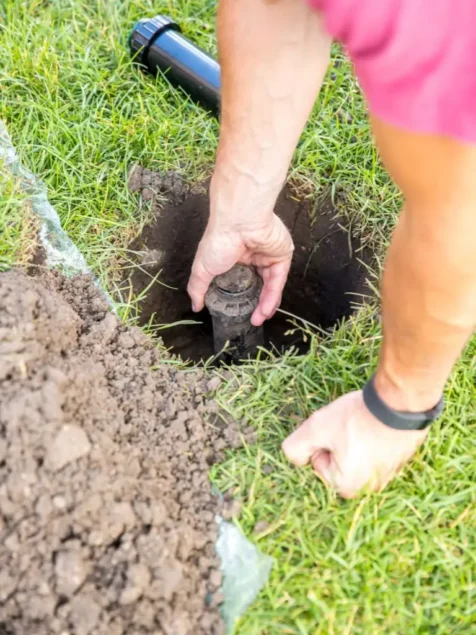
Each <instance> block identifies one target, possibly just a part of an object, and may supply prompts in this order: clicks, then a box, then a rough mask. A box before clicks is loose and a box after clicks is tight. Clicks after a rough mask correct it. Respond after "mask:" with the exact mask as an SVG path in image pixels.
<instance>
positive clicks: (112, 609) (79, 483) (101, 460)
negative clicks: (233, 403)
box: [0, 271, 241, 635]
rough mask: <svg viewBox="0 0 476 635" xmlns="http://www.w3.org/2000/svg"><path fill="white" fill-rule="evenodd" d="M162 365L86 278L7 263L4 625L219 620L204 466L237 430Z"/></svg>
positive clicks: (0, 620) (178, 628) (235, 440)
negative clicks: (31, 272)
mask: <svg viewBox="0 0 476 635" xmlns="http://www.w3.org/2000/svg"><path fill="white" fill-rule="evenodd" d="M161 362H163V359H161V357H160V355H159V353H158V352H157V350H156V349H155V348H154V347H153V345H152V344H151V342H150V341H149V339H148V338H146V337H145V336H144V335H143V333H142V332H141V331H140V330H139V329H136V328H135V329H129V328H126V327H124V326H123V325H121V323H120V322H119V320H118V319H117V318H116V317H115V316H114V315H112V314H111V313H110V312H109V311H108V308H107V304H106V302H105V300H104V299H103V297H102V296H101V295H100V294H99V292H98V291H97V289H96V287H95V286H94V285H93V284H92V282H91V280H90V279H89V278H88V277H78V278H76V279H72V280H67V279H65V278H63V277H61V276H60V275H59V274H52V273H49V274H42V276H41V278H37V279H33V278H31V277H28V276H26V275H25V274H24V273H22V272H20V271H11V272H8V273H4V274H1V275H0V633H9V634H10V633H11V634H13V635H33V634H36V633H38V634H39V635H40V634H41V635H43V634H44V635H47V634H48V635H49V634H50V633H68V634H70V635H89V634H91V635H96V634H97V635H122V634H125V633H128V634H129V633H130V634H131V635H139V634H141V633H154V634H158V635H161V634H162V635H187V634H192V633H193V634H196V633H198V634H206V635H210V634H214V633H216V634H217V633H223V625H222V622H221V619H220V617H219V612H218V605H219V604H220V603H221V601H222V596H221V592H220V586H221V575H220V573H219V562H218V560H217V556H216V555H215V541H216V537H217V528H216V523H215V515H216V514H217V512H218V510H219V503H218V501H217V499H216V498H215V497H214V496H213V495H212V493H211V490H210V484H209V481H208V470H209V466H210V464H211V463H213V462H214V461H215V460H217V459H218V458H219V457H220V454H221V452H222V450H223V449H224V448H225V447H226V446H227V445H231V446H235V447H236V446H238V445H240V443H241V441H240V439H241V435H240V433H239V432H238V427H237V425H236V424H234V423H232V422H227V424H225V422H224V421H223V420H222V419H221V417H220V413H218V410H217V407H216V404H215V403H214V402H213V401H211V400H210V398H209V396H208V391H209V390H212V389H213V388H214V386H215V384H213V385H210V384H211V382H210V381H208V385H207V381H206V379H205V376H204V375H203V374H200V373H198V374H197V373H187V374H185V373H183V372H177V371H176V370H174V366H170V365H166V364H163V363H161ZM153 368H154V369H155V370H154V369H153Z"/></svg>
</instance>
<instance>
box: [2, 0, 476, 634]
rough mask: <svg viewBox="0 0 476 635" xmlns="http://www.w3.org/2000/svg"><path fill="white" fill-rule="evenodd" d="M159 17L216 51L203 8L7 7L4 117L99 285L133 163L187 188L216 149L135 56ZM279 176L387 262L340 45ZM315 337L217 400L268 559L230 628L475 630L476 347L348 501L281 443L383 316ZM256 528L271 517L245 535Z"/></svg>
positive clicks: (367, 347) (106, 1)
mask: <svg viewBox="0 0 476 635" xmlns="http://www.w3.org/2000/svg"><path fill="white" fill-rule="evenodd" d="M159 12H162V13H168V14H170V15H172V16H173V17H174V18H176V19H177V21H178V22H180V23H181V24H182V26H183V29H184V32H185V33H186V34H187V35H188V36H189V37H191V38H193V39H194V40H196V41H197V42H198V43H200V44H201V45H202V46H204V47H205V48H207V49H208V50H210V51H212V52H213V51H214V47H215V41H214V12H215V2H211V1H207V2H198V0H193V1H191V0H190V1H186V0H174V1H172V0H170V1H169V2H162V3H160V2H159V3H152V2H147V1H142V0H138V1H136V2H132V1H124V2H121V1H119V0H91V1H89V2H86V1H85V0H51V1H50V2H46V1H45V0H37V1H32V2H21V1H20V0H4V1H3V2H2V3H1V4H0V44H1V46H0V89H1V93H0V95H1V99H0V118H1V119H3V120H4V121H5V123H6V124H7V126H8V129H9V132H10V135H11V137H12V139H13V142H14V144H15V146H16V148H17V151H18V153H19V155H20V157H21V159H22V161H23V163H24V164H25V165H26V166H28V168H29V169H30V170H32V171H33V172H34V173H35V174H36V175H37V176H38V177H40V178H41V179H42V180H43V181H44V182H45V184H46V186H47V187H48V193H49V198H50V200H51V202H52V203H53V205H54V206H55V208H56V210H57V211H58V213H59V215H60V217H61V220H62V223H63V226H64V228H65V229H66V230H67V231H68V233H69V235H70V236H71V238H72V239H73V240H74V241H75V242H76V244H77V245H78V247H79V248H80V249H81V251H82V252H83V254H84V255H85V258H86V260H87V262H88V264H89V265H90V267H91V268H92V270H93V271H94V272H95V274H96V275H97V276H98V277H99V278H100V279H101V281H102V283H103V284H104V285H105V286H106V288H107V289H108V290H109V291H111V292H113V291H114V288H115V283H116V281H117V279H118V271H119V269H120V268H121V267H123V266H127V262H128V257H127V245H128V244H129V243H130V241H131V239H132V238H133V237H134V236H135V235H137V233H138V232H139V231H140V229H141V227H142V226H143V224H144V223H145V222H147V220H148V211H147V209H142V210H141V211H140V212H138V206H137V201H136V199H135V197H134V196H132V195H131V194H130V193H129V192H128V191H127V187H126V177H127V173H128V170H129V168H130V166H131V165H132V164H134V163H140V164H142V165H144V166H146V167H149V168H152V169H157V170H165V169H174V170H178V171H180V172H181V173H182V174H184V175H185V176H186V177H187V179H189V180H192V181H193V180H199V179H201V178H203V177H205V176H206V175H208V174H209V173H210V170H211V168H212V164H213V156H214V151H215V148H216V142H217V134H218V125H217V122H216V121H214V120H213V118H211V117H209V116H208V115H207V114H206V113H205V112H204V111H202V110H201V109H200V108H198V107H196V106H194V105H193V104H192V103H190V102H189V101H188V100H186V99H185V98H184V97H183V95H182V94H181V93H180V92H179V91H177V90H171V89H170V88H169V86H168V85H167V84H166V83H165V82H164V81H163V80H161V79H160V78H159V79H157V80H153V79H151V78H145V77H143V76H142V75H141V74H139V73H137V72H136V71H135V70H134V68H133V67H132V66H131V63H130V60H129V55H128V50H127V36H128V34H129V32H130V30H131V28H132V26H133V24H134V22H135V21H136V20H137V19H138V18H140V17H144V16H152V15H154V14H156V13H159ZM291 177H292V178H293V180H294V181H295V182H302V183H303V184H311V185H312V186H313V188H314V189H317V190H323V189H329V188H330V189H331V191H332V192H335V193H337V192H344V193H345V205H343V204H342V203H341V204H340V205H341V207H340V211H341V213H342V217H343V220H342V222H343V223H344V222H345V223H346V224H347V225H349V226H350V227H351V228H352V231H354V232H356V233H357V234H359V235H360V236H361V238H362V239H363V240H364V242H368V243H371V244H372V245H373V246H374V247H375V246H378V253H379V255H380V257H382V256H383V254H384V249H385V246H386V244H387V242H388V239H389V236H390V232H391V229H392V227H393V224H394V222H395V219H396V213H397V210H398V206H399V200H400V199H399V194H398V192H397V191H396V190H395V188H394V187H393V186H392V184H391V182H390V180H389V178H388V176H387V175H386V173H385V172H384V171H383V169H382V168H381V166H380V164H379V162H378V158H377V156H376V153H375V151H374V149H373V146H372V142H371V137H370V134H369V130H368V126H367V123H366V118H365V107H364V104H363V102H362V99H361V96H360V93H359V90H358V87H357V86H356V83H355V81H354V80H353V78H352V75H351V71H350V68H349V64H348V62H347V61H346V59H345V57H344V56H343V55H342V53H341V52H340V50H339V49H337V48H336V49H335V50H334V52H333V62H332V65H331V67H330V69H329V73H328V75H327V78H326V82H325V86H324V88H323V91H322V93H321V97H320V99H319V102H318V104H317V105H316V108H315V111H314V113H313V115H312V118H311V120H310V122H309V124H308V126H307V128H306V130H305V132H304V134H303V136H302V139H301V141H300V144H299V147H298V149H297V151H296V154H295V157H294V161H293V165H292V168H291ZM0 185H1V188H2V191H1V194H0V197H1V198H0V202H1V209H0V267H8V266H11V265H12V264H14V263H15V262H24V261H25V260H26V259H27V256H28V255H29V253H30V252H31V249H32V244H33V238H32V237H33V236H34V230H35V221H34V219H32V217H31V214H30V210H29V207H28V204H27V203H26V202H25V201H24V199H23V197H22V195H21V193H20V192H19V191H18V188H17V187H16V185H15V183H14V182H13V181H12V180H11V179H10V178H9V176H8V175H7V174H5V173H4V172H3V171H0ZM336 200H337V198H336ZM339 200H341V201H342V200H344V198H342V197H339ZM378 264H379V263H376V266H375V270H376V274H377V270H378V268H379V266H378ZM309 337H310V339H311V350H310V352H309V354H307V355H305V356H296V355H285V356H283V357H273V356H271V355H270V356H265V355H263V357H262V359H261V360H259V361H256V362H253V363H252V364H249V365H246V366H241V367H239V368H238V367H237V368H235V369H234V371H233V372H234V374H235V379H234V380H233V381H232V380H229V379H228V380H227V381H224V383H223V385H222V387H221V389H220V391H219V399H220V400H221V402H222V403H223V404H224V405H225V406H226V408H228V409H229V410H230V411H231V412H232V413H233V414H234V415H236V416H237V417H246V418H247V419H248V420H249V421H250V422H252V423H253V425H255V426H256V427H257V429H258V433H259V442H258V444H256V445H255V446H251V447H248V448H246V449H245V450H243V451H240V452H238V453H236V452H235V453H230V455H229V458H228V459H227V461H226V462H225V463H224V464H223V465H221V466H220V467H218V468H215V469H214V471H213V474H212V476H213V479H214V481H215V482H216V483H217V484H218V485H219V487H221V488H222V489H223V490H224V489H227V488H229V487H236V488H237V490H238V491H239V493H240V496H241V498H242V500H243V512H242V516H241V518H240V521H239V522H240V525H241V526H242V528H243V530H244V531H245V532H246V533H247V534H248V535H250V536H252V537H253V539H254V540H255V541H256V542H257V544H258V545H259V547H260V548H261V549H262V550H263V551H265V552H266V553H268V554H271V555H272V556H273V557H274V558H275V565H274V568H273V572H272V575H271V580H270V582H269V584H268V586H267V587H266V588H265V589H264V590H263V592H262V593H261V595H260V597H259V599H258V600H257V601H256V602H255V603H254V604H253V606H252V607H251V608H250V610H249V611H248V613H247V615H246V616H245V617H244V618H243V619H242V620H241V622H240V624H239V625H238V627H237V633H239V634H240V635H258V634H259V635H278V634H293V635H294V634H296V635H298V634H299V635H307V634H309V635H317V634H319V633H322V634H336V635H337V634H339V635H340V634H366V635H367V634H373V633H392V634H400V633H401V634H404V633H405V634H406V633H412V634H413V633H418V634H420V633H421V634H423V633H425V634H426V633H432V634H436V633H441V634H447V633H469V632H474V633H476V609H475V604H476V599H475V596H476V580H475V571H476V544H475V542H476V540H475V536H476V533H475V532H476V530H475V527H476V511H475V510H476V507H475V499H476V445H475V438H476V437H475V427H476V425H475V424H476V413H475V406H474V404H475V402H476V399H475V398H476V394H475V378H476V341H475V340H474V339H473V341H472V343H471V344H470V346H469V347H468V349H467V350H466V352H465V355H464V357H463V359H462V360H461V361H460V363H459V364H458V366H457V368H456V369H455V372H454V373H453V375H452V377H451V379H450V381H449V383H448V389H447V409H446V412H445V415H444V417H443V418H442V419H441V421H439V422H438V423H437V424H436V425H435V426H434V429H433V430H432V433H431V436H430V440H429V442H428V443H427V444H426V446H425V447H424V448H423V449H422V451H421V452H420V453H419V455H418V456H417V457H416V459H415V460H414V461H413V463H412V464H411V465H410V466H409V467H408V468H407V469H406V470H405V471H404V472H403V473H402V474H401V475H400V476H399V477H398V478H397V479H396V480H395V481H394V482H393V483H392V484H391V485H390V486H389V487H388V488H387V489H386V490H385V491H384V492H383V493H380V494H374V495H367V496H364V497H362V498H360V499H358V500H355V501H342V500H340V499H339V498H337V497H335V496H334V495H333V494H332V493H331V492H329V491H327V490H326V489H325V487H324V486H323V485H322V484H321V483H320V482H319V481H318V480H317V479H315V478H314V477H313V475H312V473H311V471H310V470H307V469H305V470H296V469H294V468H292V467H290V466H289V465H288V464H287V463H286V462H285V461H284V459H283V457H282V455H281V454H280V451H279V445H280V442H281V440H282V439H283V438H284V437H285V435H286V434H287V433H288V432H289V431H290V430H291V429H292V428H293V427H294V426H295V425H296V424H297V422H298V421H299V420H301V419H303V418H304V417H305V416H306V415H308V414H309V413H310V412H311V411H312V410H313V409H315V408H316V407H318V406H320V405H322V404H324V403H327V402H328V401H329V400H330V399H332V398H334V397H336V396H338V395H340V394H342V393H344V392H346V391H347V390H350V389H353V388H357V387H360V386H361V385H362V382H363V381H364V379H365V378H366V377H367V376H368V375H369V374H370V372H371V369H372V368H373V366H374V364H375V360H376V356H377V353H378V345H379V338H380V331H379V325H378V321H377V320H376V316H375V313H374V311H373V310H372V309H371V308H366V309H362V310H361V311H360V312H359V313H357V314H356V315H355V316H354V317H353V318H352V319H351V320H349V321H348V322H347V323H345V324H343V325H342V326H341V327H340V328H338V329H336V330H335V332H334V333H332V334H331V335H326V336H324V335H321V334H315V333H310V334H309ZM258 521H266V522H267V523H268V526H267V528H266V529H265V531H263V532H262V533H261V534H259V535H253V528H254V526H255V525H256V523H257V522H258Z"/></svg>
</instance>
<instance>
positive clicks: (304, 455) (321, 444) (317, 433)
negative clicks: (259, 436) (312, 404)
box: [281, 408, 333, 480]
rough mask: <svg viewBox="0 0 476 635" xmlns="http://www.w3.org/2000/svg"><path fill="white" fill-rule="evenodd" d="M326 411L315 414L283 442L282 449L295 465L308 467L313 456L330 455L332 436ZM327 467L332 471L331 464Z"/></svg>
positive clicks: (323, 409)
mask: <svg viewBox="0 0 476 635" xmlns="http://www.w3.org/2000/svg"><path fill="white" fill-rule="evenodd" d="M326 410H327V408H322V410H318V411H317V412H315V413H314V414H313V415H312V416H311V417H309V419H307V420H306V421H305V422H304V423H302V424H301V425H300V426H299V428H298V429H297V430H295V431H294V432H293V433H292V434H290V435H289V436H288V438H287V439H285V440H284V441H283V444H282V446H281V448H282V450H283V452H284V454H285V455H286V457H287V458H288V460H289V461H291V463H294V465H298V466H303V465H307V464H308V463H309V461H310V460H311V458H312V457H313V456H315V455H318V454H319V453H323V452H326V453H327V454H328V455H329V453H330V452H331V451H332V447H333V446H332V436H331V432H330V431H329V426H328V425H326V420H325V417H326ZM322 461H323V459H322ZM319 464H321V463H319ZM327 467H328V469H330V463H329V465H328V466H327ZM323 476H325V475H324V474H323ZM326 480H328V479H326Z"/></svg>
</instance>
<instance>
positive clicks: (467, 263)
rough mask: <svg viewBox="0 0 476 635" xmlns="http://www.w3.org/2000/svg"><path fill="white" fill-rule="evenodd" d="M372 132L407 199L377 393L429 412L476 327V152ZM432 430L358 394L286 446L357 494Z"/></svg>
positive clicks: (395, 246)
mask: <svg viewBox="0 0 476 635" xmlns="http://www.w3.org/2000/svg"><path fill="white" fill-rule="evenodd" d="M374 131H375V135H376V139H377V143H378V146H379V149H380V152H381V154H382V157H383V159H384V161H385V163H386V166H387V168H388V170H389V171H390V173H391V175H392V177H393V179H394V180H395V182H396V183H397V184H398V185H399V186H400V188H401V189H402V191H403V194H404V196H405V206H404V209H403V211H402V214H401V216H400V219H399V222H398V226H397V229H396V231H395V234H394V236H393V239H392V244H391V247H390V250H389V254H388V259H387V263H386V267H385V273H384V279H383V285H382V295H383V330H384V338H383V344H382V350H381V355H380V361H379V367H378V371H377V377H376V388H377V392H378V393H379V394H380V397H381V398H382V399H383V401H384V402H385V403H386V404H387V405H388V406H390V407H391V408H393V409H395V410H403V411H413V412H423V411H425V410H429V409H430V408H432V407H433V406H435V405H436V403H437V402H438V401H439V399H440V397H441V393H442V391H443V387H444V384H445V382H446V380H447V378H448V375H449V373H450V371H451V368H452V366H453V364H454V363H455V361H456V359H457V357H458V356H459V354H460V352H461V349H462V348H463V346H464V345H465V343H466V341H467V340H468V338H469V337H470V335H471V333H472V331H473V329H474V325H475V322H476V248H475V247H476V245H475V243H476V181H475V179H474V174H475V173H476V147H474V146H469V145H464V144H461V143H459V142H457V141H452V140H450V139H445V138H442V137H437V136H428V135H426V136H425V135H419V134H414V133H409V132H404V131H402V130H398V129H396V128H394V127H392V126H389V125H387V124H385V123H383V122H381V121H377V120H376V121H374ZM428 430H429V428H427V429H425V430H410V431H403V430H395V429H393V428H390V427H388V426H386V425H385V424H383V423H381V422H380V421H379V420H378V419H376V418H375V417H374V416H373V414H371V413H370V412H369V410H368V409H367V407H366V406H365V403H364V400H363V395H362V391H357V392H353V393H348V394H346V395H344V396H342V397H340V398H339V399H337V400H336V401H334V402H332V403H331V404H329V405H328V406H325V407H324V408H321V409H320V410H318V411H317V412H315V413H314V414H313V415H311V417H310V418H309V419H308V420H307V421H305V422H304V423H303V424H302V425H301V426H300V427H299V428H298V429H297V430H296V431H295V432H294V433H293V434H292V435H291V436H290V437H288V439H286V441H285V442H284V444H283V449H284V452H285V453H286V455H287V456H288V458H289V459H290V460H291V461H293V462H294V463H296V464H298V465H304V464H306V463H307V462H309V461H310V462H311V463H312V465H313V468H314V470H315V471H316V472H317V473H318V474H319V475H320V476H321V477H322V478H324V480H325V481H326V482H328V483H329V484H331V485H333V486H334V487H335V488H336V489H337V490H338V491H339V492H340V493H341V494H342V495H343V496H346V497H352V496H355V495H356V494H357V493H358V492H359V491H360V490H361V489H362V488H364V487H367V488H371V489H379V488H381V487H383V486H384V485H385V484H386V483H388V481H389V480H390V479H392V478H393V477H394V476H395V473H396V472H397V471H398V470H399V469H400V467H401V466H402V465H403V464H404V463H405V462H406V461H408V460H409V459H410V457H411V456H412V455H413V453H414V452H415V450H416V449H417V448H418V446H419V445H420V444H421V443H422V442H423V441H424V440H425V438H426V436H427V434H428Z"/></svg>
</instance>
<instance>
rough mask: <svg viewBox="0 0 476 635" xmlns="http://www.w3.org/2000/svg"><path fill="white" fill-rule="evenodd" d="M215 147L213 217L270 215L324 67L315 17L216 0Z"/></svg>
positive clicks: (280, 0) (286, 1) (323, 44)
mask: <svg viewBox="0 0 476 635" xmlns="http://www.w3.org/2000/svg"><path fill="white" fill-rule="evenodd" d="M218 44H219V51H220V62H221V67H222V114H221V130H220V144H219V150H218V156H217V164H216V169H215V175H214V183H213V184H214V194H215V196H214V199H213V201H212V209H211V213H212V214H213V215H215V214H224V215H226V216H228V215H231V216H232V217H233V218H239V219H240V220H241V219H242V220H243V222H249V221H250V220H251V221H252V222H255V220H256V214H258V216H261V215H263V214H271V213H272V211H273V207H274V204H275V201H276V198H277V195H278V194H279V191H280V189H281V187H282V185H283V182H284V180H285V178H286V172H287V169H288V166H289V163H290V161H291V157H292V154H293V152H294V149H295V147H296V144H297V142H298V140H299V136H300V134H301V132H302V130H303V128H304V125H305V123H306V121H307V119H308V117H309V113H310V111H311V108H312V106H313V104H314V102H315V100H316V97H317V94H318V92H319V89H320V86H321V83H322V79H323V77H324V74H325V71H326V68H327V65H328V62H329V46H330V40H329V38H328V37H327V36H325V35H324V33H323V31H322V27H321V22H320V18H319V16H318V15H317V14H316V12H314V11H311V9H310V8H309V7H308V6H307V5H306V4H305V3H304V2H296V0H277V1H276V0H275V1H274V2H271V1H270V0H267V1H266V0H221V2H220V8H219V13H218Z"/></svg>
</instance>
